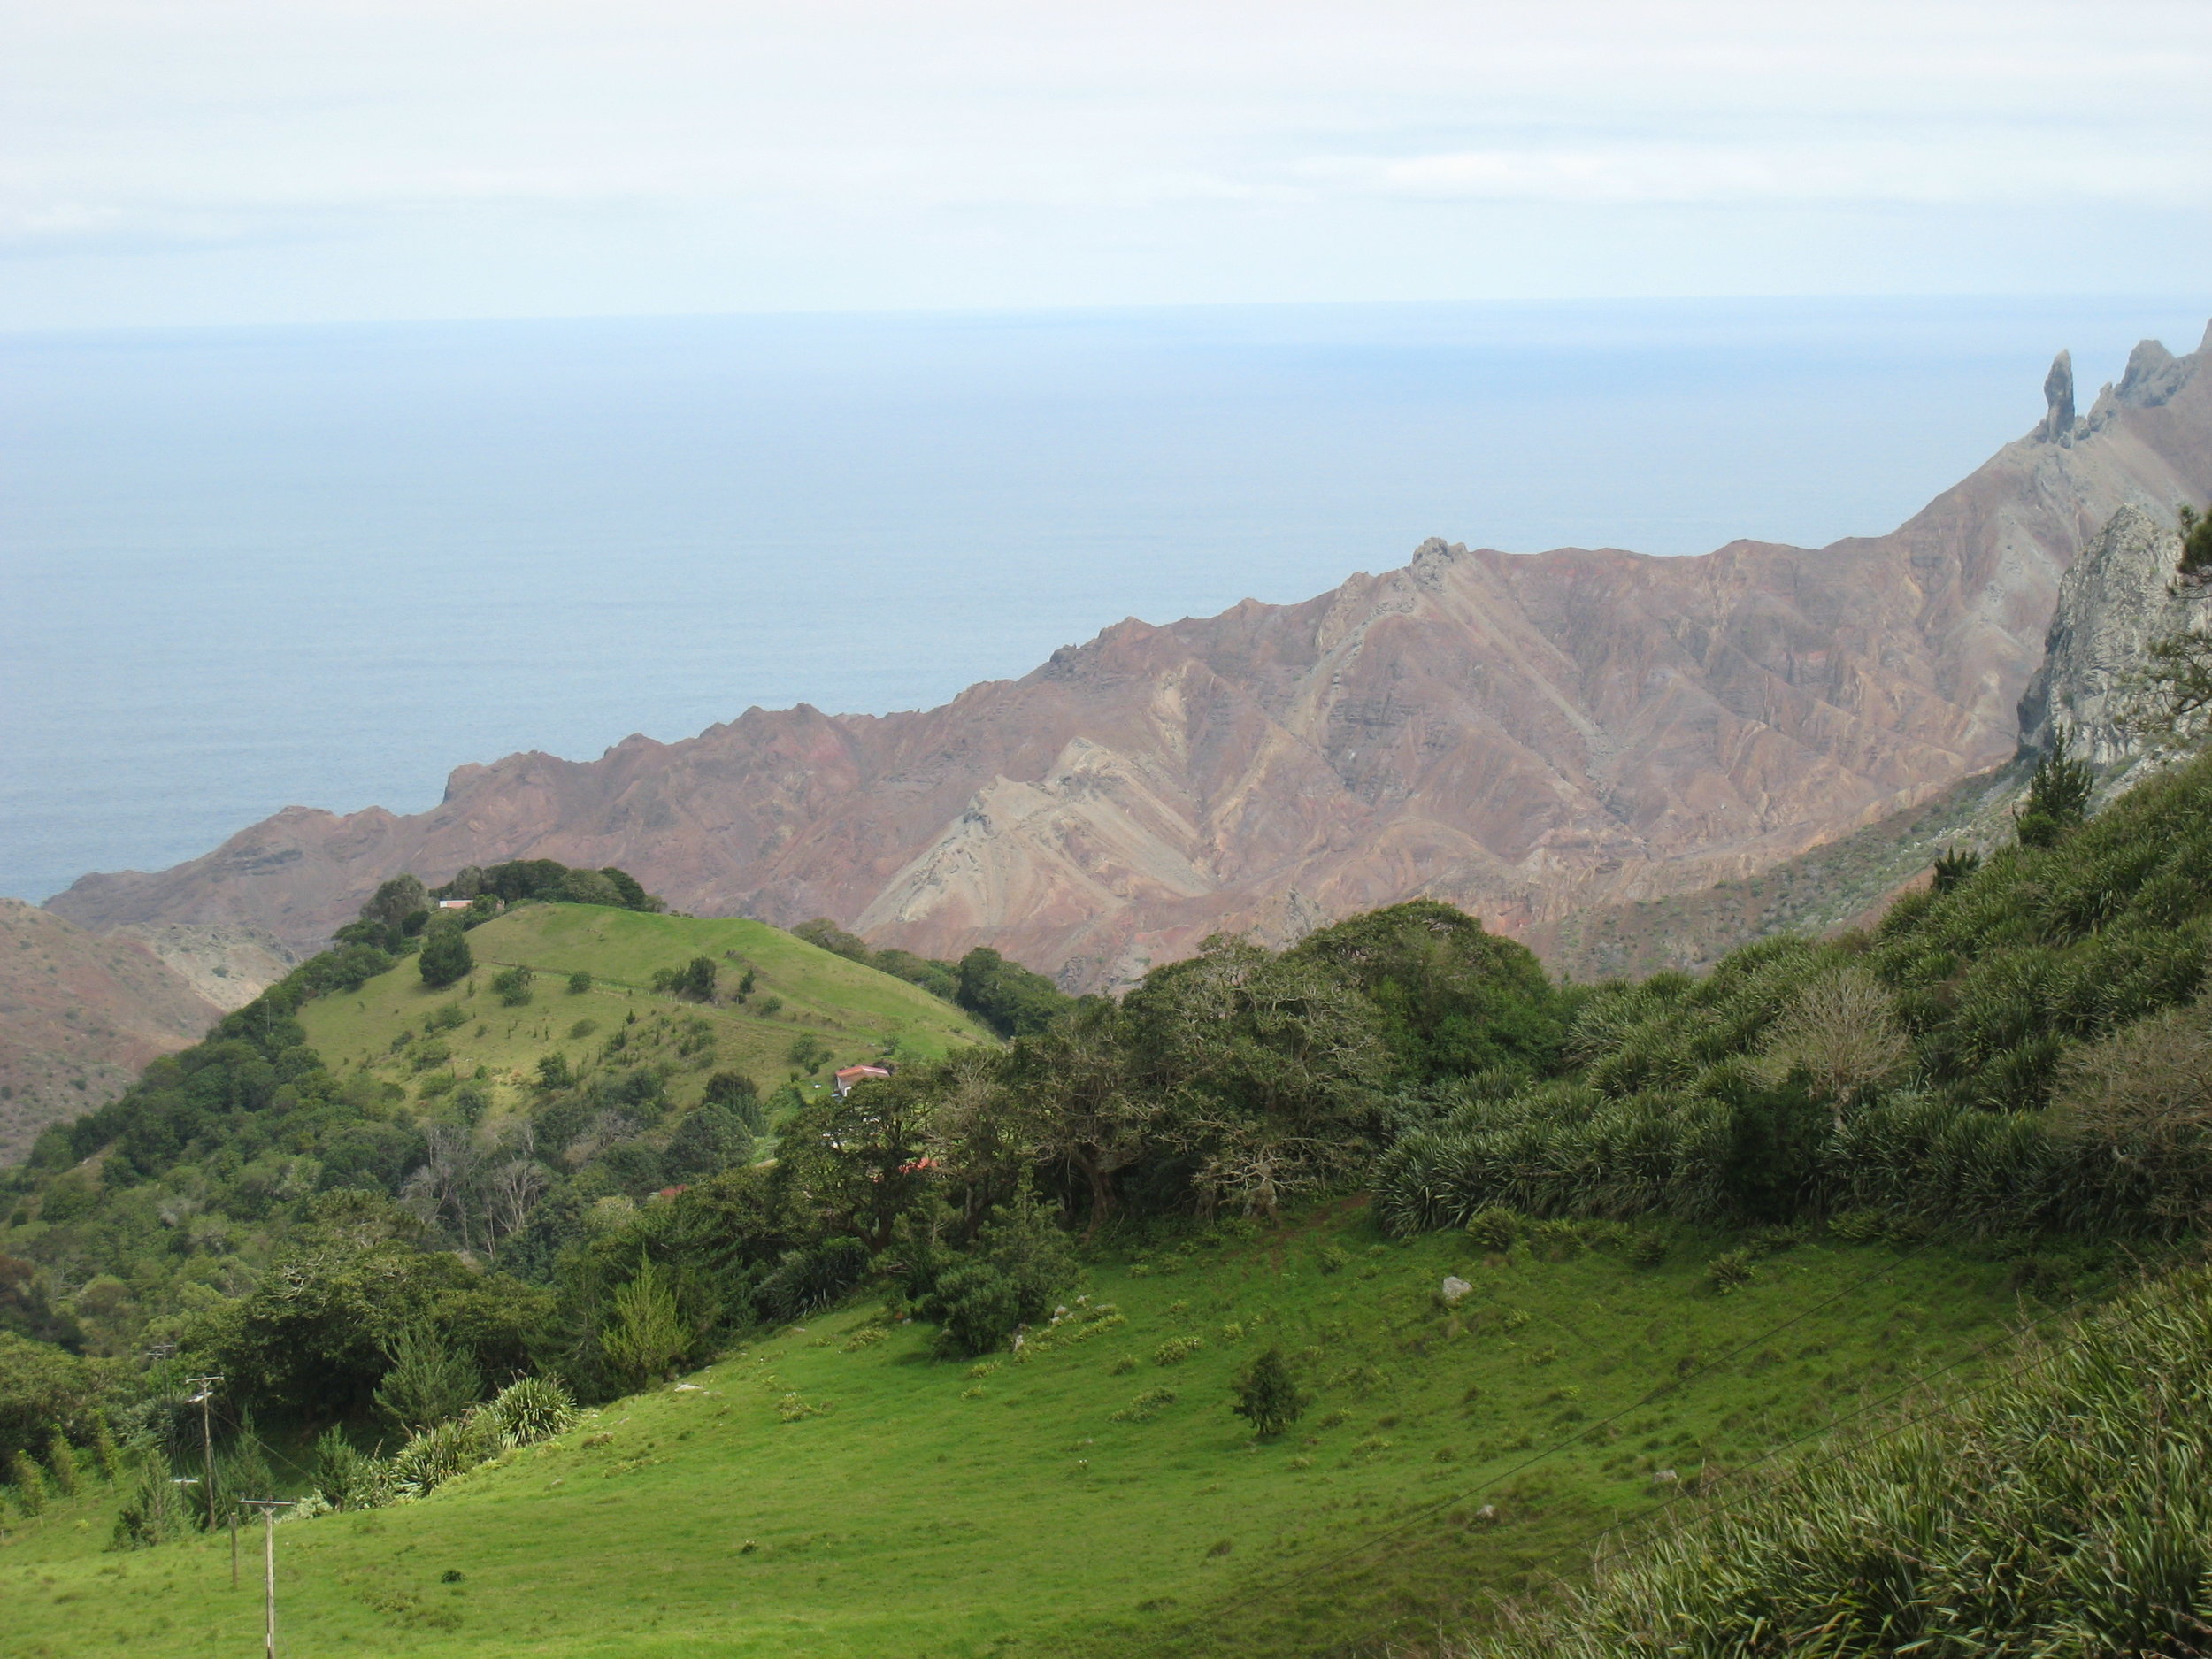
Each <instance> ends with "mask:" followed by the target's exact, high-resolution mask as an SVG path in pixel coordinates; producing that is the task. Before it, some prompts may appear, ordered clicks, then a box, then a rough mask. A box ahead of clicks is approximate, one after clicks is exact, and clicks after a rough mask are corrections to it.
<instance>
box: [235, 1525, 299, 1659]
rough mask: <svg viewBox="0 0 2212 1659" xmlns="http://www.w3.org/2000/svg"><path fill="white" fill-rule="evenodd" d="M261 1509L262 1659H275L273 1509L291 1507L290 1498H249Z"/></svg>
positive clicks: (274, 1531) (274, 1545) (274, 1541)
mask: <svg viewBox="0 0 2212 1659" xmlns="http://www.w3.org/2000/svg"><path fill="white" fill-rule="evenodd" d="M246 1505H247V1507H248V1508H249V1509H258V1510H260V1511H261V1626H262V1648H263V1653H264V1655H265V1659H276V1650H277V1647H276V1512H277V1511H278V1510H279V1509H289V1508H291V1507H292V1500H291V1499H289V1498H248V1499H247V1500H246Z"/></svg>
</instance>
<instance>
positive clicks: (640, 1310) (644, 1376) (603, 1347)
mask: <svg viewBox="0 0 2212 1659" xmlns="http://www.w3.org/2000/svg"><path fill="white" fill-rule="evenodd" d="M599 1348H600V1351H601V1352H602V1353H603V1354H604V1355H605V1356H606V1358H607V1364H608V1366H609V1367H610V1368H611V1370H612V1371H614V1374H615V1375H616V1376H617V1377H618V1378H620V1379H622V1381H623V1382H624V1383H625V1384H626V1385H627V1386H630V1387H632V1388H639V1387H642V1386H644V1385H645V1384H647V1383H649V1382H657V1381H660V1380H661V1379H664V1378H666V1377H668V1376H670V1375H672V1373H673V1372H674V1371H675V1369H676V1367H677V1366H678V1365H679V1364H680V1363H682V1362H683V1357H684V1356H685V1355H686V1354H687V1352H689V1351H690V1348H691V1332H690V1331H689V1329H687V1327H686V1325H685V1324H684V1321H683V1317H682V1316H681V1315H680V1313H679V1312H678V1311H677V1308H676V1298H675V1295H674V1294H673V1293H672V1291H671V1290H670V1288H669V1286H668V1281H667V1279H666V1277H665V1275H664V1274H663V1273H662V1271H661V1270H660V1269H659V1268H657V1267H656V1266H655V1265H654V1264H653V1263H652V1262H651V1261H650V1260H649V1259H648V1258H647V1257H645V1256H639V1257H638V1264H637V1273H636V1275H635V1276H634V1278H632V1279H631V1280H630V1282H629V1283H628V1284H626V1285H624V1286H620V1287H618V1289H617V1290H616V1291H615V1293H614V1308H613V1312H612V1314H611V1317H609V1319H608V1321H607V1325H606V1328H605V1329H604V1330H603V1331H602V1332H601V1333H599Z"/></svg>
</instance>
